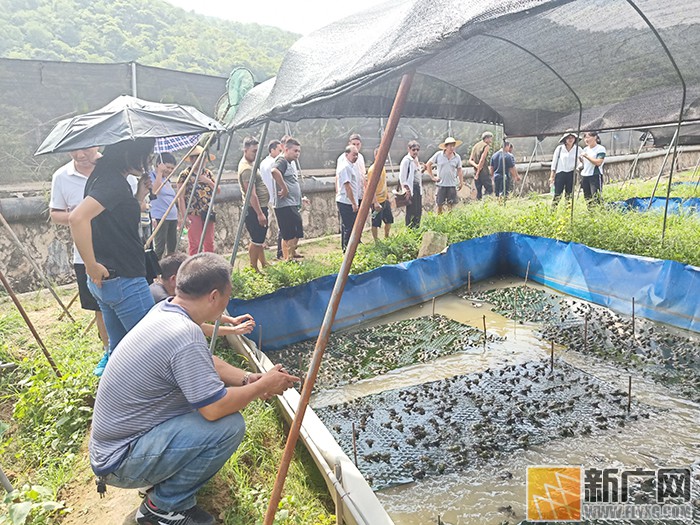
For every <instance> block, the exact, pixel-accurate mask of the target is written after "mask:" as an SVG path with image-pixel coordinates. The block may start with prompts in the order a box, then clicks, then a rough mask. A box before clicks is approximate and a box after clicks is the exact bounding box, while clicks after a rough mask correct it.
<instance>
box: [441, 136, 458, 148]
mask: <svg viewBox="0 0 700 525" xmlns="http://www.w3.org/2000/svg"><path fill="white" fill-rule="evenodd" d="M447 144H454V145H455V148H459V147H460V146H461V145H462V141H461V140H457V139H456V138H454V137H447V138H446V139H445V142H443V143H442V144H440V145H439V146H438V148H440V149H445V147H447Z"/></svg>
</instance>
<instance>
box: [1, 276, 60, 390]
mask: <svg viewBox="0 0 700 525" xmlns="http://www.w3.org/2000/svg"><path fill="white" fill-rule="evenodd" d="M0 281H2V285H3V286H4V287H5V290H7V293H8V294H9V295H10V297H11V298H12V302H13V303H15V306H16V307H17V310H19V313H20V314H21V315H22V318H23V319H24V322H25V323H27V326H28V327H29V331H30V332H31V333H32V335H33V336H34V339H36V342H37V344H38V345H39V348H41V351H42V352H43V353H44V355H45V356H46V359H47V360H48V362H49V364H50V365H51V368H52V369H53V371H54V373H55V374H56V376H57V377H61V372H60V371H59V370H58V367H57V366H56V362H55V361H54V360H53V357H51V354H50V353H49V351H48V350H47V349H46V345H44V341H42V340H41V337H39V334H38V332H37V331H36V329H35V328H34V325H33V324H32V321H31V320H30V319H29V316H28V315H27V312H26V311H25V310H24V307H23V306H22V303H20V302H19V299H18V298H17V296H16V295H15V292H14V290H12V286H10V283H9V282H7V279H5V274H4V273H2V270H0Z"/></svg>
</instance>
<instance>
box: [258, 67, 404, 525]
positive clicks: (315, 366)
mask: <svg viewBox="0 0 700 525" xmlns="http://www.w3.org/2000/svg"><path fill="white" fill-rule="evenodd" d="M414 74H415V71H410V72H408V73H406V74H404V76H403V77H402V79H401V84H400V85H399V88H398V91H397V93H396V98H395V99H394V105H393V107H392V109H391V114H390V115H389V120H388V122H387V126H386V132H385V134H384V137H382V140H381V142H380V144H379V151H378V153H377V156H376V158H375V165H377V166H383V165H384V162H385V161H386V157H387V153H388V152H389V146H390V144H391V141H392V140H393V138H394V134H395V133H396V127H397V126H398V123H399V120H400V118H401V111H402V109H403V107H404V104H405V103H406V99H407V97H408V92H409V90H410V88H411V83H412V82H413V76H414ZM380 175H381V170H374V172H373V173H372V177H370V180H369V183H368V187H367V189H366V193H367V195H374V192H375V191H376V190H377V185H378V183H379V176H380ZM251 184H252V183H251ZM371 201H372V199H363V200H362V204H361V205H360V209H359V210H358V213H357V219H356V220H355V225H354V226H353V229H352V233H351V235H350V241H349V242H348V246H347V248H346V250H345V256H344V257H343V262H342V264H341V266H340V270H339V271H338V275H337V276H336V280H335V285H334V286H333V291H332V293H331V297H330V300H329V302H328V307H327V308H326V314H325V317H324V319H323V324H322V325H321V329H320V331H319V334H318V339H317V340H316V347H315V349H314V353H313V356H312V358H311V362H310V364H309V373H308V377H307V384H306V385H305V386H304V389H303V390H302V394H301V396H300V398H299V405H298V407H297V410H296V412H295V414H294V419H293V421H292V425H291V428H290V431H289V435H288V437H287V443H286V445H285V448H284V454H283V456H282V461H281V463H280V466H279V469H278V471H277V478H276V479H275V485H274V487H273V489H272V494H271V496H270V501H269V504H268V507H267V511H266V513H265V519H264V521H263V525H272V524H273V522H274V519H275V514H277V508H278V506H279V502H280V501H281V499H282V489H283V488H284V481H285V478H286V477H287V472H289V465H290V463H291V461H292V456H293V455H294V448H295V447H296V444H297V441H298V439H299V431H300V430H301V423H302V421H303V419H304V414H305V412H306V408H307V406H308V404H309V399H310V398H311V392H312V391H313V387H314V384H315V383H316V376H317V375H318V370H319V368H320V366H321V360H322V359H323V354H324V352H325V350H326V345H327V344H328V339H329V337H330V334H331V329H332V327H333V321H334V320H335V315H336V313H337V311H338V305H339V304H340V299H341V297H342V295H343V290H344V288H345V284H346V283H347V279H348V275H349V273H350V266H351V265H352V260H353V258H354V257H355V252H356V251H357V246H358V244H359V242H360V238H361V237H362V229H363V226H364V224H365V222H366V221H367V216H368V214H369V207H370V204H371Z"/></svg>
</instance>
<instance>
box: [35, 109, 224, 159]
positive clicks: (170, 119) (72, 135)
mask: <svg viewBox="0 0 700 525" xmlns="http://www.w3.org/2000/svg"><path fill="white" fill-rule="evenodd" d="M206 131H217V132H218V131H226V128H224V127H223V126H222V125H221V124H219V123H218V122H217V121H216V120H215V119H213V118H212V117H208V116H207V115H205V114H204V113H202V112H201V111H199V110H197V109H195V108H193V107H191V106H182V105H179V104H161V103H159V102H150V101H148V100H141V99H138V98H135V97H129V96H121V97H117V98H115V99H114V100H113V101H112V102H110V103H109V104H107V105H106V106H104V107H103V108H100V109H98V110H95V111H92V112H90V113H85V114H84V115H78V116H76V117H73V118H69V119H65V120H62V121H60V122H59V123H58V124H56V126H55V127H54V128H53V129H52V130H51V133H49V136H48V137H46V139H45V140H44V142H43V143H42V144H41V146H39V149H37V151H36V153H35V155H42V154H44V153H58V152H64V151H75V150H78V149H85V148H91V147H93V146H106V145H108V144H116V143H117V142H121V141H122V140H129V139H131V140H133V139H136V138H146V137H150V138H160V137H172V136H179V135H192V134H194V133H203V132H206Z"/></svg>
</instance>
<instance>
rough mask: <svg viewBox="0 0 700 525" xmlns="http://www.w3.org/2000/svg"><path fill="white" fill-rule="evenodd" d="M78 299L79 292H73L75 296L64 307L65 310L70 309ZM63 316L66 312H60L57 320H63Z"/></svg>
mask: <svg viewBox="0 0 700 525" xmlns="http://www.w3.org/2000/svg"><path fill="white" fill-rule="evenodd" d="M78 297H80V292H79V291H78V292H75V295H74V296H73V298H72V299H71V300H70V301H69V302H68V304H67V305H66V310H68V309H70V307H71V306H73V303H74V302H75V301H76V300H77V299H78ZM64 315H66V312H65V311H63V312H61V315H59V316H58V320H59V321H60V320H61V319H63V316H64Z"/></svg>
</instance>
